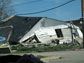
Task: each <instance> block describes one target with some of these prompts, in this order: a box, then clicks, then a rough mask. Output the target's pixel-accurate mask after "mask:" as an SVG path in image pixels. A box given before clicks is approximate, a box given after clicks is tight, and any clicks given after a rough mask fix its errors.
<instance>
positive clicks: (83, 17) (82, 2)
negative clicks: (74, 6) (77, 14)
mask: <svg viewBox="0 0 84 63" xmlns="http://www.w3.org/2000/svg"><path fill="white" fill-rule="evenodd" d="M81 9H82V31H83V48H84V23H83V21H84V0H81Z"/></svg>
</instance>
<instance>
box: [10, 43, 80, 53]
mask: <svg viewBox="0 0 84 63" xmlns="http://www.w3.org/2000/svg"><path fill="white" fill-rule="evenodd" d="M80 48H81V46H72V45H56V46H53V47H51V46H38V47H35V46H33V47H31V48H29V47H28V46H21V45H18V46H13V47H12V48H11V49H12V50H16V53H31V52H51V51H65V50H72V49H80Z"/></svg>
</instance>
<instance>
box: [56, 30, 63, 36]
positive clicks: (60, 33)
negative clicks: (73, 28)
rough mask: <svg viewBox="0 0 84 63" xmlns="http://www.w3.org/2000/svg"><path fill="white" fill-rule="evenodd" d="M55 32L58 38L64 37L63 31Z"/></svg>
mask: <svg viewBox="0 0 84 63" xmlns="http://www.w3.org/2000/svg"><path fill="white" fill-rule="evenodd" d="M55 32H56V34H57V37H63V34H62V31H61V29H55Z"/></svg>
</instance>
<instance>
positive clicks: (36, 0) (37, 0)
mask: <svg viewBox="0 0 84 63" xmlns="http://www.w3.org/2000/svg"><path fill="white" fill-rule="evenodd" d="M39 1H42V0H35V1H31V2H25V3H19V4H15V5H11V6H10V7H15V6H21V5H26V4H31V3H35V2H39Z"/></svg>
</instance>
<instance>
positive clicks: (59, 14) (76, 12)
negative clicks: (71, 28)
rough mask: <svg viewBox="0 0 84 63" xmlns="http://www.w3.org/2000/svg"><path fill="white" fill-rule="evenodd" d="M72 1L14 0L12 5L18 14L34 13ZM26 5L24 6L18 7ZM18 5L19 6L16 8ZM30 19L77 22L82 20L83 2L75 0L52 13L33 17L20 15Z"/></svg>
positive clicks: (32, 15) (48, 12) (33, 15)
mask: <svg viewBox="0 0 84 63" xmlns="http://www.w3.org/2000/svg"><path fill="white" fill-rule="evenodd" d="M67 1H70V0H14V1H13V3H12V6H13V8H14V9H15V11H16V14H24V13H33V12H38V11H42V10H46V9H50V8H53V7H56V6H58V5H61V4H63V3H66V2H67ZM21 3H25V4H22V5H17V4H21ZM16 5H17V6H16ZM20 16H28V17H48V18H53V19H57V20H62V21H70V20H77V19H80V18H81V0H75V1H73V2H71V3H68V4H66V5H64V6H62V7H59V8H56V9H53V10H51V11H47V12H43V13H39V14H31V15H20Z"/></svg>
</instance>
